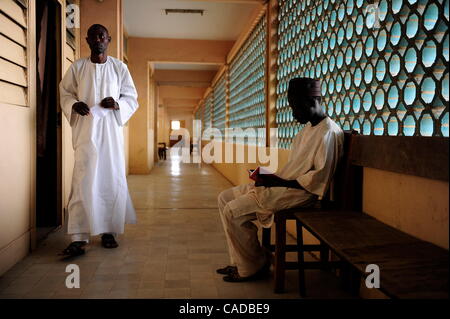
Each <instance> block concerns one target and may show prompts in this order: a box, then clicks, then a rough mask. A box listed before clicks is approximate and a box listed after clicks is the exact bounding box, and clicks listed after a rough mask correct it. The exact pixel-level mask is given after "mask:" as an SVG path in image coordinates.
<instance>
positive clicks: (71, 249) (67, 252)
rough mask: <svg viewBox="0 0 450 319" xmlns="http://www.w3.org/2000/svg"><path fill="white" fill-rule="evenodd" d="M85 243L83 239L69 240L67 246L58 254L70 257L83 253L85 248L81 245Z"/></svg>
mask: <svg viewBox="0 0 450 319" xmlns="http://www.w3.org/2000/svg"><path fill="white" fill-rule="evenodd" d="M86 244H87V243H86V242H85V241H74V242H71V243H70V245H69V246H67V248H66V249H64V250H63V251H62V252H61V254H60V255H63V256H70V257H75V256H80V255H83V254H84V253H85V250H84V248H83V247H84V246H86Z"/></svg>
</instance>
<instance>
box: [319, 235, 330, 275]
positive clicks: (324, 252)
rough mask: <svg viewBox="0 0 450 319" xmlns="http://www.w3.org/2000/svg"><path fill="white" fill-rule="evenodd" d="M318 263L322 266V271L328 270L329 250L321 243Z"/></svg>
mask: <svg viewBox="0 0 450 319" xmlns="http://www.w3.org/2000/svg"><path fill="white" fill-rule="evenodd" d="M320 247H321V248H320V263H321V264H322V270H327V269H328V261H329V260H330V250H329V249H328V247H327V245H326V244H325V243H323V242H321V243H320Z"/></svg>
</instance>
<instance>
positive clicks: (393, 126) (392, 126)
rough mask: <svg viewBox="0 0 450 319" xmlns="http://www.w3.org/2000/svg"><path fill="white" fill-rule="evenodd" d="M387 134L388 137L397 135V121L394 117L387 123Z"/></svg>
mask: <svg viewBox="0 0 450 319" xmlns="http://www.w3.org/2000/svg"><path fill="white" fill-rule="evenodd" d="M387 133H388V135H390V136H396V135H398V121H397V119H396V118H395V117H394V116H393V117H391V118H390V119H389V121H388V126H387Z"/></svg>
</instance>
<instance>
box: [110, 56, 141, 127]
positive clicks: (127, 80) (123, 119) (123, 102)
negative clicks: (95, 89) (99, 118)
mask: <svg viewBox="0 0 450 319" xmlns="http://www.w3.org/2000/svg"><path fill="white" fill-rule="evenodd" d="M123 66H124V68H123V71H122V81H121V86H120V97H119V100H118V101H117V103H118V104H119V110H115V111H114V115H115V116H116V119H117V122H118V124H119V125H120V126H124V125H125V124H126V123H127V122H128V120H129V119H130V118H131V116H132V115H133V113H134V112H136V110H137V108H138V101H137V91H136V88H135V87H134V83H133V79H132V78H131V74H130V71H128V67H127V66H126V65H125V64H124V65H123Z"/></svg>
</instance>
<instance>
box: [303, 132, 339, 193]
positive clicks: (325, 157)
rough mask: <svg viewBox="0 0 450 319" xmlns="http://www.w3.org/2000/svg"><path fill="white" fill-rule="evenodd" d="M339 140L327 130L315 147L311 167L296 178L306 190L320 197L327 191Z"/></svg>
mask: <svg viewBox="0 0 450 319" xmlns="http://www.w3.org/2000/svg"><path fill="white" fill-rule="evenodd" d="M339 156H340V151H339V140H338V137H337V136H336V133H334V132H328V133H327V134H325V136H323V139H322V141H321V143H320V145H319V147H318V149H317V152H316V155H315V157H314V163H313V169H312V170H310V171H308V172H307V173H306V174H304V175H301V176H299V177H298V178H297V182H298V183H299V184H300V185H301V186H302V187H303V188H304V189H306V190H307V191H308V192H310V193H313V194H316V195H317V196H319V198H322V197H323V196H324V194H325V192H326V191H327V188H328V186H329V184H330V181H331V178H332V177H333V174H334V171H335V169H336V166H337V162H338V160H339Z"/></svg>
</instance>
